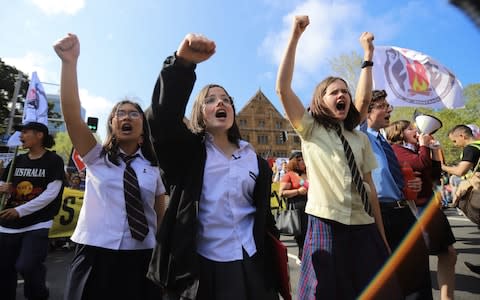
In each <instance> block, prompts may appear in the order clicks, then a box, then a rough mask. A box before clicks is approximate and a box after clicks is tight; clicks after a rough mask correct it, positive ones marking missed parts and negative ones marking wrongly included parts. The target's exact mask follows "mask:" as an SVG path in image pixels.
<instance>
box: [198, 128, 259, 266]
mask: <svg viewBox="0 0 480 300" xmlns="http://www.w3.org/2000/svg"><path fill="white" fill-rule="evenodd" d="M205 145H206V150H207V160H206V163H205V171H204V179H203V186H202V195H201V197H200V204H199V212H198V220H199V227H198V232H197V252H198V253H199V254H200V255H202V256H204V257H206V258H208V259H211V260H214V261H219V262H227V261H235V260H241V259H243V252H242V248H243V249H245V251H246V252H247V254H248V255H249V256H252V255H254V254H255V253H256V252H257V249H256V246H255V240H254V238H253V224H254V214H255V211H256V208H255V206H254V205H253V190H254V188H255V183H256V178H257V176H258V174H259V170H258V160H257V155H256V153H255V151H254V149H253V147H252V146H251V145H250V144H249V143H247V142H245V141H240V148H239V149H237V150H236V151H235V152H234V153H233V155H232V157H226V156H225V154H224V153H223V152H222V151H221V150H220V149H218V148H217V147H216V146H215V144H213V137H212V136H211V135H209V134H207V137H206V141H205Z"/></svg>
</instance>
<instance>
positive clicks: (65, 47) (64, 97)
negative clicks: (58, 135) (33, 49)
mask: <svg viewBox="0 0 480 300" xmlns="http://www.w3.org/2000/svg"><path fill="white" fill-rule="evenodd" d="M53 48H54V49H55V52H56V53H57V55H58V56H59V57H60V59H61V60H62V75H61V80H60V102H61V105H62V113H63V118H64V120H65V125H66V127H67V131H68V135H69V136H70V139H71V140H72V144H73V147H75V149H76V150H77V151H78V153H79V154H80V156H84V155H85V154H87V153H88V152H89V151H90V150H91V149H92V148H93V147H94V146H95V145H96V144H97V141H96V140H95V137H94V136H93V134H92V132H91V131H90V129H88V126H87V124H85V122H84V121H83V120H82V116H81V113H80V96H79V94H78V82H77V61H78V57H79V56H80V42H79V41H78V38H77V36H76V35H75V34H71V33H69V34H68V35H67V36H66V37H64V38H62V39H60V40H58V41H57V42H55V44H54V45H53Z"/></svg>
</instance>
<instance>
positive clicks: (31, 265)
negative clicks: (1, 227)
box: [0, 228, 48, 300]
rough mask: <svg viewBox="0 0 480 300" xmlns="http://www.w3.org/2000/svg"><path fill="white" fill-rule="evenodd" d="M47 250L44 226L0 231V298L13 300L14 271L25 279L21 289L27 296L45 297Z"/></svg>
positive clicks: (14, 291)
mask: <svg viewBox="0 0 480 300" xmlns="http://www.w3.org/2000/svg"><path fill="white" fill-rule="evenodd" d="M47 253H48V229H46V228H45V229H38V230H32V231H26V232H22V233H13V234H12V233H0V298H2V299H5V300H14V299H15V296H16V292H17V272H18V273H20V274H21V275H22V277H23V279H24V280H25V283H24V288H23V292H24V294H25V298H27V299H30V300H31V299H47V298H48V289H47V287H46V285H45V279H46V274H47V269H46V267H45V264H44V262H45V259H46V257H47Z"/></svg>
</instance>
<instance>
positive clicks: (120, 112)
mask: <svg viewBox="0 0 480 300" xmlns="http://www.w3.org/2000/svg"><path fill="white" fill-rule="evenodd" d="M115 116H116V117H117V118H118V119H123V118H126V117H127V116H128V117H129V118H130V119H139V118H140V117H141V116H142V114H141V113H140V112H139V111H136V110H131V111H126V110H117V111H116V112H115Z"/></svg>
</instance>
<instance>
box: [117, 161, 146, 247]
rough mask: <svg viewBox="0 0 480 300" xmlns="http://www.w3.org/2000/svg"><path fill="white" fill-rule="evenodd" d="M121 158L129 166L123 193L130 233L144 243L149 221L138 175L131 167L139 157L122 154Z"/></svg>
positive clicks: (124, 177) (124, 179)
mask: <svg viewBox="0 0 480 300" xmlns="http://www.w3.org/2000/svg"><path fill="white" fill-rule="evenodd" d="M120 157H121V158H122V159H123V161H124V162H125V164H126V165H127V166H126V167H125V172H124V173H123V193H124V195H125V208H126V211H127V220H128V225H129V227H130V233H131V234H132V237H133V238H134V239H136V240H139V241H143V240H144V239H145V236H147V233H148V225H147V219H146V218H145V213H144V211H143V203H142V198H141V197H140V188H139V186H138V180H137V174H135V171H134V170H133V169H132V167H131V166H130V163H131V162H132V161H133V160H134V159H135V158H136V157H138V154H135V155H132V156H127V155H124V154H123V153H122V154H120Z"/></svg>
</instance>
